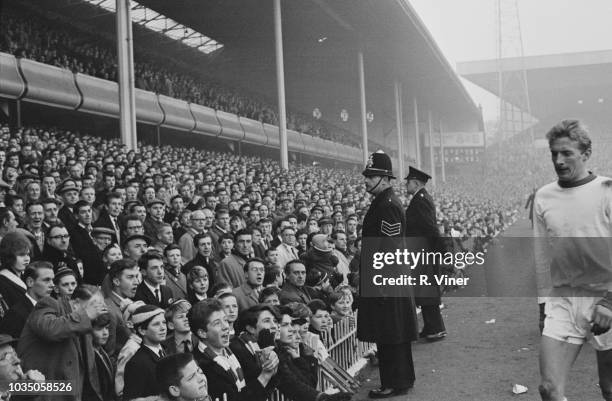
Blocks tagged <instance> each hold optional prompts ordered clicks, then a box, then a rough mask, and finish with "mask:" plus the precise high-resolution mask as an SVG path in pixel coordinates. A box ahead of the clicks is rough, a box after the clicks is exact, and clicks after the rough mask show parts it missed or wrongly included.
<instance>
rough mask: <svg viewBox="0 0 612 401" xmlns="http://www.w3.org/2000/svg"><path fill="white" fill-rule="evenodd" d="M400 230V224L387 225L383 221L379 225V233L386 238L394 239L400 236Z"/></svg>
mask: <svg viewBox="0 0 612 401" xmlns="http://www.w3.org/2000/svg"><path fill="white" fill-rule="evenodd" d="M401 230H402V225H401V223H395V224H392V223H388V222H386V221H385V220H383V221H382V222H381V224H380V232H381V233H382V234H383V235H386V236H387V237H396V236H398V235H400V233H401Z"/></svg>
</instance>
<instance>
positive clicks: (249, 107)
mask: <svg viewBox="0 0 612 401" xmlns="http://www.w3.org/2000/svg"><path fill="white" fill-rule="evenodd" d="M0 21H1V24H0V51H3V52H7V53H9V54H14V55H16V56H18V57H24V58H29V59H32V60H35V61H39V62H42V63H46V64H50V65H54V66H58V67H61V68H66V69H69V70H71V71H73V72H80V73H83V74H88V75H91V76H95V77H98V78H102V79H107V80H111V81H117V79H118V77H117V69H116V56H115V54H116V51H115V46H114V43H113V42H112V41H111V40H109V39H108V38H104V37H101V36H95V35H93V34H91V33H89V32H84V31H82V30H81V29H79V28H77V27H75V26H72V25H70V22H69V21H67V20H66V21H64V20H61V17H60V16H55V15H54V16H53V18H47V17H46V16H42V15H35V14H33V13H32V12H31V11H28V10H21V9H20V8H19V7H5V9H3V12H2V15H1V16H0ZM134 57H135V60H134V62H135V66H134V68H135V85H136V87H137V88H140V89H144V90H147V91H152V92H156V93H160V94H164V95H167V96H170V97H175V98H178V99H182V100H186V101H189V102H193V103H197V104H201V105H204V106H207V107H211V108H213V109H216V110H222V111H225V112H229V113H232V114H236V115H239V116H244V117H248V118H251V119H253V120H256V121H261V122H265V123H269V124H273V125H278V116H277V114H276V111H275V110H276V106H273V103H271V102H269V101H267V100H265V99H262V98H261V96H258V95H256V94H252V93H248V92H247V91H244V90H240V89H234V88H229V87H227V86H226V85H220V84H218V83H216V82H215V80H214V79H213V78H211V77H207V76H205V75H203V74H202V73H201V72H199V71H198V72H196V71H194V70H193V69H192V68H189V67H188V66H187V65H185V64H182V63H181V62H180V61H177V60H171V59H169V58H166V57H163V56H162V55H159V54H152V53H150V52H145V51H142V50H141V49H139V48H136V49H135V56H134ZM287 128H288V129H291V130H296V131H299V132H302V133H306V134H309V135H312V136H316V137H321V138H323V139H329V140H333V141H335V142H339V143H343V144H347V145H351V146H357V147H359V146H360V141H359V138H358V137H357V136H356V135H354V134H352V133H350V132H348V131H346V130H343V129H340V128H338V127H335V126H333V125H331V124H329V123H327V122H325V121H323V120H317V119H314V118H313V117H310V116H306V115H303V114H300V113H298V112H292V111H291V110H289V112H288V116H287ZM372 146H378V147H380V145H376V144H374V143H373V144H372Z"/></svg>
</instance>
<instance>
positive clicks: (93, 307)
mask: <svg viewBox="0 0 612 401" xmlns="http://www.w3.org/2000/svg"><path fill="white" fill-rule="evenodd" d="M85 313H86V314H87V317H88V318H89V320H94V319H96V318H97V317H98V316H100V315H103V314H104V313H108V308H107V307H106V304H105V303H104V300H102V299H101V298H99V297H95V296H94V297H93V298H92V299H90V300H89V301H87V304H86V305H85Z"/></svg>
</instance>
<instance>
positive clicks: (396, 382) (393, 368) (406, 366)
mask: <svg viewBox="0 0 612 401" xmlns="http://www.w3.org/2000/svg"><path fill="white" fill-rule="evenodd" d="M376 347H377V348H378V370H379V371H380V387H381V388H393V389H404V388H410V387H412V386H413V385H414V379H415V375H414V363H413V362H412V346H411V344H410V342H407V343H403V344H379V343H376Z"/></svg>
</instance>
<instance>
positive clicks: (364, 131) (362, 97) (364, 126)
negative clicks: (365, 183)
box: [357, 51, 369, 166]
mask: <svg viewBox="0 0 612 401" xmlns="http://www.w3.org/2000/svg"><path fill="white" fill-rule="evenodd" d="M357 67H358V69H359V104H360V106H361V141H362V146H363V165H364V166H365V165H366V164H367V162H368V157H369V152H368V121H367V117H366V113H367V112H366V94H365V72H364V67H363V51H359V53H357Z"/></svg>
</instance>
